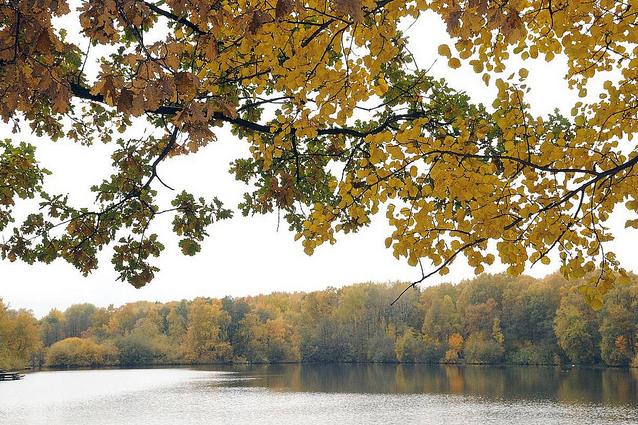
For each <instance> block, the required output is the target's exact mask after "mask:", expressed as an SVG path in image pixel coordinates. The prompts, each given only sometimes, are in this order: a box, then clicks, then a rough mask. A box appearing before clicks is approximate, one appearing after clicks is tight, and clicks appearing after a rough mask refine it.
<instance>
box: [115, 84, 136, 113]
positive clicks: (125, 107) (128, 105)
mask: <svg viewBox="0 0 638 425" xmlns="http://www.w3.org/2000/svg"><path fill="white" fill-rule="evenodd" d="M132 106H133V92H132V91H130V90H129V89H122V91H121V92H120V95H119V96H118V98H117V111H118V112H124V113H126V114H129V113H131V109H132Z"/></svg>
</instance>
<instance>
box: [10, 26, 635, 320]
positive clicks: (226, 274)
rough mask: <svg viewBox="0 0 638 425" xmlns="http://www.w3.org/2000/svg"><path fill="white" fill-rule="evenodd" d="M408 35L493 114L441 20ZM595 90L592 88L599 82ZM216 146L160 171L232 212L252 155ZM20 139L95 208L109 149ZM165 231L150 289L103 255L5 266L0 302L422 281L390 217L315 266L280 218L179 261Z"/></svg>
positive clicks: (226, 235) (618, 230)
mask: <svg viewBox="0 0 638 425" xmlns="http://www.w3.org/2000/svg"><path fill="white" fill-rule="evenodd" d="M75 27H77V25H76V26H75ZM68 28H73V26H70V27H68ZM406 32H407V34H408V36H409V38H410V50H411V51H412V53H413V54H414V55H415V57H416V59H417V62H418V64H419V66H420V67H421V68H430V67H431V70H430V72H431V74H432V75H434V76H436V77H442V78H446V79H447V81H448V83H449V84H450V85H451V86H452V87H454V88H456V89H459V90H464V91H466V92H467V93H468V94H469V95H470V96H471V97H472V99H473V100H474V101H475V102H483V103H485V104H487V105H489V104H491V102H492V99H493V98H494V95H495V89H494V87H489V88H488V87H486V86H485V85H484V84H483V82H482V81H481V78H480V74H475V73H474V72H473V71H472V69H471V67H469V66H467V65H464V66H462V67H461V68H459V69H456V70H452V69H449V68H448V67H447V65H446V60H445V59H444V58H439V56H438V54H437V47H438V46H439V44H441V43H449V42H450V40H449V38H448V36H447V34H446V32H445V27H444V24H443V23H442V22H441V21H440V19H439V18H437V17H435V16H433V15H426V16H423V17H421V18H419V20H418V21H417V22H416V23H415V24H413V25H411V26H410V27H409V29H407V30H406ZM71 36H72V35H71ZM437 58H438V60H437ZM518 66H520V62H519V63H516V62H512V63H511V65H510V69H511V71H508V72H507V73H506V74H509V73H511V72H515V71H516V70H518ZM525 67H526V68H527V69H528V70H529V71H530V74H529V77H528V80H527V83H528V85H529V86H530V87H531V92H530V94H529V96H528V101H529V103H530V104H531V105H532V112H533V113H535V114H543V115H546V114H548V113H550V112H552V111H553V110H554V108H559V109H560V110H561V111H562V112H563V113H565V114H569V111H570V109H571V107H572V106H573V104H574V103H575V102H576V101H577V100H579V99H578V98H577V96H576V93H574V92H571V91H569V90H568V88H567V85H566V83H565V82H564V80H563V76H564V75H565V71H566V65H565V63H564V61H562V60H561V58H557V59H555V60H554V61H553V62H551V63H546V62H544V61H542V60H537V61H527V62H525ZM505 76H506V75H505ZM593 84H594V86H595V85H596V82H594V83H593ZM596 93H597V92H596V90H591V89H590V96H596ZM9 136H10V134H9V132H8V131H7V128H6V127H0V137H9ZM217 136H218V141H217V142H215V143H213V144H210V145H208V146H207V147H205V148H203V149H202V150H200V151H199V152H198V153H197V154H195V155H191V156H187V157H181V158H173V159H170V160H168V161H165V162H163V163H162V164H161V175H162V179H163V180H165V181H166V182H167V183H169V184H170V185H171V186H173V187H175V188H176V189H178V190H179V188H187V189H188V190H189V191H192V192H193V193H197V194H200V195H202V196H205V197H209V198H210V197H212V196H217V197H219V198H220V199H221V200H223V201H224V203H225V204H226V205H227V206H233V205H236V204H237V203H238V202H239V200H240V198H241V194H242V193H243V190H244V188H245V186H244V185H243V184H242V183H239V182H236V181H235V180H234V178H233V177H232V176H231V175H230V174H229V173H228V172H227V171H228V164H229V163H230V162H231V160H233V159H234V158H237V157H239V156H245V155H246V153H247V149H246V145H245V144H244V143H242V142H241V141H240V140H238V139H237V138H235V137H234V136H232V135H231V134H230V131H229V129H228V128H227V127H224V128H223V129H221V130H217ZM11 137H15V136H11ZM18 137H22V138H23V139H24V140H28V141H30V142H32V143H34V144H35V145H36V146H37V149H38V156H39V157H40V158H43V159H44V160H43V163H44V165H45V166H46V168H48V169H50V170H51V171H53V175H52V176H50V177H49V178H47V182H46V187H47V189H49V190H50V191H51V192H54V193H66V192H69V193H70V194H71V199H75V200H77V201H79V202H89V201H90V199H91V198H90V196H88V190H87V189H88V187H89V186H90V185H91V184H93V183H96V182H99V181H100V180H101V178H103V176H105V175H108V174H107V173H109V169H110V149H109V147H108V146H102V145H96V146H92V147H88V148H87V147H82V146H77V145H75V144H73V143H71V142H68V141H59V142H57V143H52V142H50V141H49V140H46V139H39V138H37V137H35V136H33V135H31V134H29V133H24V134H20V135H19V136H18ZM82 196H85V198H82ZM627 218H628V217H627V213H626V212H625V211H617V212H615V213H614V214H613V215H612V218H611V220H610V227H611V228H612V230H613V231H614V233H615V234H616V240H615V241H613V242H611V243H610V246H609V248H610V249H611V250H612V251H615V252H616V253H617V255H618V258H619V260H620V261H621V263H622V265H623V266H624V267H626V268H627V269H629V270H634V271H636V270H638V257H637V256H635V254H634V253H633V250H632V248H633V247H634V246H635V244H634V243H633V240H632V238H635V237H636V236H637V233H636V230H630V229H624V226H623V223H624V221H625V220H626V219H627ZM160 220H162V218H160ZM168 225H169V223H168V222H167V221H165V222H161V221H160V222H159V223H157V224H155V226H156V228H157V229H158V231H160V232H161V233H160V235H161V237H163V238H164V241H165V242H166V243H165V245H166V250H165V251H164V252H163V253H162V255H161V257H160V259H159V261H158V265H159V267H160V268H161V271H160V272H159V273H158V274H157V275H156V278H155V280H154V281H153V282H151V283H150V284H149V285H147V286H146V287H144V288H141V289H135V288H133V287H132V286H130V285H129V284H127V283H124V282H119V281H116V280H115V279H116V273H115V272H114V271H113V269H112V267H111V264H110V256H109V252H108V251H105V252H104V253H103V254H104V255H102V256H101V262H100V264H101V267H100V268H99V269H98V270H97V271H95V272H94V273H93V274H91V275H90V276H88V277H83V276H82V275H81V274H79V273H78V272H77V271H76V270H75V269H74V268H73V267H72V266H70V265H69V264H67V263H65V262H62V261H56V262H54V263H53V264H50V265H44V264H35V265H27V264H24V263H20V262H16V263H9V262H6V261H0V298H2V299H3V300H4V302H5V303H8V304H9V305H10V306H11V307H12V308H26V309H29V310H32V311H33V313H34V314H35V315H36V316H37V317H42V316H44V315H46V314H47V312H48V311H49V310H50V309H52V308H58V309H65V308H67V307H68V306H69V305H71V304H75V303H84V302H89V303H93V304H95V305H97V306H108V305H110V304H113V305H116V306H118V305H121V304H124V303H127V302H132V301H138V300H148V301H161V302H166V301H171V300H180V299H192V298H195V297H198V296H206V297H223V296H226V295H231V296H245V295H256V294H259V293H270V292H274V291H312V290H319V289H325V288H326V287H328V286H333V287H340V286H344V285H348V284H352V283H357V282H366V281H377V282H394V281H404V282H409V281H413V280H416V279H418V278H419V277H420V271H418V270H417V269H416V268H413V267H410V266H408V265H407V263H406V262H404V261H398V260H396V259H395V258H394V257H393V256H392V253H391V251H390V250H388V249H386V248H385V245H384V240H385V238H386V237H387V235H388V234H389V232H390V231H389V227H388V226H387V224H386V222H385V217H384V214H379V215H378V216H377V217H375V218H374V219H373V221H372V224H371V226H369V227H368V228H366V229H364V230H362V231H360V232H359V233H357V234H354V235H352V234H349V235H341V236H339V237H338V238H337V241H338V242H337V244H336V245H333V246H330V245H326V246H322V247H320V248H319V249H317V250H316V252H315V254H314V255H313V256H311V257H309V256H307V255H306V254H304V252H303V249H302V246H301V243H300V242H295V241H294V239H293V236H294V235H293V234H292V233H291V232H289V231H288V230H287V227H286V226H285V224H283V223H282V226H281V227H280V228H279V229H277V216H276V215H275V214H271V215H265V216H254V217H242V216H241V215H240V214H236V216H235V218H233V219H231V220H225V221H222V222H219V223H215V224H213V226H211V228H210V229H209V230H210V234H211V236H210V237H209V238H208V239H206V241H205V242H204V243H203V246H202V250H201V252H200V253H199V254H198V255H196V256H195V257H185V256H183V255H181V253H179V249H178V248H177V239H176V238H174V237H172V238H171V237H169V236H170V235H168V232H166V230H168V229H169V227H168ZM556 264H557V263H556V262H553V263H552V264H551V265H549V266H544V265H541V264H540V263H539V264H537V265H536V266H534V268H532V269H529V268H528V269H527V270H526V273H527V274H530V275H532V276H536V277H542V276H544V275H546V274H548V273H551V272H554V271H555V270H556V269H557V266H556ZM424 267H425V268H426V271H427V264H425V263H424ZM504 269H505V267H503V266H502V265H500V264H498V263H496V264H495V265H493V266H492V267H489V268H488V269H487V271H488V272H492V273H497V272H501V271H503V270H504ZM473 276H474V273H473V271H472V269H471V268H470V267H469V266H468V265H467V264H466V263H465V261H464V259H462V258H461V259H459V260H457V261H455V262H454V263H453V264H452V266H451V267H450V273H449V274H448V275H446V276H444V277H440V276H438V275H437V276H433V277H432V278H430V279H428V280H427V281H426V282H424V283H423V285H422V286H426V285H431V284H436V283H440V282H442V281H446V282H459V281H460V280H462V279H467V278H471V277H473Z"/></svg>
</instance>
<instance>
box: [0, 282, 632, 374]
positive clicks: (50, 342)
mask: <svg viewBox="0 0 638 425" xmlns="http://www.w3.org/2000/svg"><path fill="white" fill-rule="evenodd" d="M581 284H582V282H579V281H572V282H570V281H566V280H565V279H563V278H562V277H561V276H559V275H557V274H555V275H552V276H549V277H547V278H545V279H533V278H530V277H527V276H520V277H512V276H507V275H504V274H503V275H488V274H483V275H481V276H479V277H477V278H475V279H473V280H466V281H463V282H461V283H460V284H458V285H451V284H441V285H436V286H431V287H428V288H425V289H423V290H415V291H410V292H408V293H407V294H406V295H405V296H404V297H402V298H401V299H400V300H399V301H398V302H397V303H396V304H395V305H394V306H390V301H391V300H392V299H393V298H394V297H395V295H396V292H397V290H399V289H400V288H402V287H403V286H405V283H396V284H394V285H382V284H372V283H366V284H358V285H351V286H347V287H343V288H340V289H334V288H328V289H326V290H323V291H316V292H310V293H302V292H297V293H273V294H269V295H259V296H252V297H241V298H232V297H225V298H222V299H210V298H196V299H194V300H190V301H188V300H182V301H178V302H167V303H152V302H144V301H142V302H135V303H129V304H125V305H123V306H120V307H114V306H109V307H106V308H104V307H95V306H93V305H91V304H76V305H73V306H71V307H69V308H67V309H66V310H65V311H58V310H51V312H49V314H47V315H46V316H44V317H43V318H41V319H40V320H37V321H36V320H35V319H34V318H33V317H32V316H31V315H30V314H29V313H28V312H25V311H14V310H11V309H7V308H6V307H5V306H4V305H3V304H2V303H1V302H0V368H6V367H23V366H26V365H28V364H32V365H42V364H44V365H48V366H51V367H62V368H65V367H95V366H109V365H122V366H132V365H148V364H163V365H170V364H213V363H229V362H234V363H245V362H249V363H279V362H313V363H317V362H319V363H321V362H379V363H388V362H390V363H395V362H400V363H451V364H504V363H506V364H600V365H611V366H629V365H633V366H636V367H638V281H636V280H633V281H632V283H631V284H630V285H619V286H617V287H615V288H613V289H612V290H610V291H609V292H608V293H607V294H606V295H605V297H604V305H603V308H602V309H601V310H600V311H598V312H597V311H594V310H592V309H591V308H589V307H588V306H587V305H586V304H585V301H584V299H583V297H582V296H581V295H580V294H579V293H578V287H579V285H581ZM38 336H39V337H38ZM4 347H8V349H3V348H4Z"/></svg>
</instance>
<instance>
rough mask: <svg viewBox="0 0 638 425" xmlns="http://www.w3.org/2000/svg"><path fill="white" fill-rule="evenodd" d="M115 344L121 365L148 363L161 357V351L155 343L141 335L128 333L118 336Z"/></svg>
mask: <svg viewBox="0 0 638 425" xmlns="http://www.w3.org/2000/svg"><path fill="white" fill-rule="evenodd" d="M115 345H116V346H117V348H118V350H119V363H120V365H121V366H136V365H148V364H152V363H155V362H156V361H158V360H160V359H161V358H162V357H163V353H162V352H161V351H160V350H159V349H158V348H156V346H155V344H153V342H152V341H151V340H149V339H148V338H145V337H143V336H141V335H135V334H133V335H128V336H125V337H122V338H119V339H118V340H117V341H116V342H115Z"/></svg>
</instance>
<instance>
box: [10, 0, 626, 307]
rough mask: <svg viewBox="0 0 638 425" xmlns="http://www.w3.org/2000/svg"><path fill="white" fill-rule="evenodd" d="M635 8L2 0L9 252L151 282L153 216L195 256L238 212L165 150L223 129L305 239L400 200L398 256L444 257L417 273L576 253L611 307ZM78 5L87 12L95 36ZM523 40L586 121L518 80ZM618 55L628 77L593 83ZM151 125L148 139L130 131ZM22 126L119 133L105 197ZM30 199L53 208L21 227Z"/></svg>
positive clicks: (394, 1)
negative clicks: (458, 262) (465, 89)
mask: <svg viewBox="0 0 638 425" xmlns="http://www.w3.org/2000/svg"><path fill="white" fill-rule="evenodd" d="M635 6H636V5H635V4H633V2H611V1H589V2H580V1H551V0H550V1H548V0H519V1H509V2H506V3H505V4H502V3H500V2H492V1H487V0H460V1H453V2H451V1H439V0H434V1H428V2H426V1H424V0H414V1H398V0H376V1H375V0H332V1H325V0H324V1H318V0H277V1H272V2H266V1H251V2H248V1H245V0H219V1H203V0H200V1H190V2H181V1H176V0H167V1H165V2H152V1H143V0H97V1H78V2H75V4H74V5H73V7H70V6H69V5H68V4H67V2H66V1H64V0H37V1H35V0H21V1H18V0H7V1H3V2H1V3H0V116H2V118H3V119H4V121H5V122H6V123H8V124H9V125H10V126H12V127H13V128H14V129H15V130H16V134H15V135H14V136H13V137H12V138H11V139H7V140H5V141H2V142H1V144H0V162H1V164H2V167H1V168H0V229H5V230H6V231H7V237H6V240H5V242H3V244H2V255H3V257H5V258H8V259H9V260H12V261H13V260H16V259H22V260H24V261H26V262H29V263H31V262H35V261H41V262H47V263H48V262H51V261H53V260H55V259H57V258H62V259H64V260H65V261H68V262H69V263H71V264H73V265H74V266H75V267H77V268H78V269H79V270H80V271H81V272H82V273H84V274H88V273H90V272H91V271H92V270H94V269H95V268H96V267H97V266H98V263H97V253H98V252H99V251H100V250H102V249H103V248H105V247H107V246H113V248H114V254H113V258H112V262H113V265H114V268H115V269H116V271H117V272H118V274H119V278H120V279H122V280H126V281H128V282H130V283H131V284H133V285H135V286H142V285H144V284H146V283H148V282H149V281H151V280H152V279H153V277H154V274H155V273H156V272H157V270H158V269H157V266H156V264H155V263H154V262H153V261H152V259H153V257H157V256H159V254H160V252H161V251H162V250H163V248H164V245H163V244H162V243H161V241H160V240H161V238H160V235H159V234H155V233H152V234H149V232H147V230H148V228H149V224H150V223H151V222H152V220H153V219H154V218H156V217H157V216H158V215H160V214H170V215H172V216H173V217H174V219H173V221H172V228H173V229H172V230H173V232H175V233H176V234H177V235H178V236H179V238H180V242H179V246H180V248H181V250H182V251H183V253H184V254H186V255H193V254H195V253H197V252H198V251H199V250H200V243H201V241H202V240H203V239H204V238H205V237H206V236H207V227H208V226H209V225H210V224H211V223H213V222H214V221H216V220H220V219H225V218H228V217H230V216H231V211H230V210H229V209H227V208H225V207H224V206H223V205H222V203H221V202H220V201H219V200H217V199H204V198H199V197H197V196H194V195H193V194H190V193H188V192H185V191H184V192H182V191H177V192H176V195H174V197H173V198H174V199H173V201H172V202H171V204H170V205H160V203H159V201H158V200H157V195H158V191H160V190H163V191H164V190H166V191H168V190H170V184H169V182H164V181H163V180H162V179H161V170H160V168H161V167H160V165H161V163H162V161H164V160H166V159H167V158H170V157H173V156H176V155H186V154H194V153H196V152H197V151H198V149H200V148H202V147H203V146H206V145H207V144H209V143H211V142H213V141H214V140H215V138H216V128H217V127H219V126H222V125H226V126H229V127H230V128H231V129H232V131H233V133H234V134H235V135H236V136H237V137H238V138H240V139H242V140H243V141H244V143H247V144H248V145H249V147H250V156H249V157H246V158H238V159H237V160H236V161H235V162H234V163H233V165H232V172H233V173H234V174H235V175H236V177H237V178H238V179H239V180H241V181H244V182H246V183H248V190H247V192H246V194H245V197H244V201H243V202H242V203H241V205H239V210H241V212H242V213H243V214H255V213H267V212H271V211H273V210H278V211H280V212H281V213H282V216H283V217H284V218H285V220H286V221H287V222H288V223H289V225H290V228H291V229H292V230H293V231H294V232H295V233H296V235H297V238H301V239H302V243H303V246H304V249H305V251H306V252H307V253H308V254H311V253H312V252H313V251H314V250H315V249H316V248H317V247H318V246H319V245H321V244H324V243H326V242H329V243H334V242H335V240H336V236H337V234H338V233H348V232H355V231H357V230H359V229H360V228H361V227H363V226H366V225H368V224H369V223H370V220H371V217H372V216H373V215H375V214H377V213H384V214H385V215H386V216H387V218H388V221H389V223H390V225H391V226H392V227H393V231H392V233H391V234H389V235H388V238H387V240H386V245H387V246H388V248H391V249H392V252H393V253H394V255H395V256H397V257H400V258H404V259H406V261H407V262H408V263H409V264H411V265H417V264H419V263H420V262H421V261H422V260H427V262H426V265H427V264H430V265H431V267H432V269H431V270H432V271H431V272H427V271H426V272H424V273H423V275H422V277H421V278H420V279H419V281H422V280H424V279H426V278H427V277H428V276H429V275H431V274H432V273H438V272H440V273H445V272H446V271H447V269H448V266H449V265H450V264H451V263H452V262H453V261H454V260H455V259H457V258H458V257H459V256H461V255H464V256H465V257H466V258H467V262H468V263H469V264H470V266H471V267H473V268H474V269H475V271H476V272H477V273H480V272H481V271H483V270H484V268H485V267H486V266H489V265H490V264H492V263H493V262H494V261H495V260H496V258H497V257H498V258H499V259H500V261H501V262H502V263H504V264H506V265H507V267H508V271H509V272H510V273H512V274H520V273H522V272H523V271H524V269H525V266H526V264H528V263H536V262H542V263H549V262H550V253H551V252H552V251H558V253H559V256H560V261H561V271H562V273H563V274H564V275H565V276H566V277H568V278H574V279H579V278H581V277H583V276H585V275H588V274H589V273H590V272H592V271H593V270H594V269H596V270H598V273H597V274H594V275H593V277H592V278H591V280H590V281H589V282H588V283H587V284H584V285H583V286H582V288H581V292H582V294H583V295H584V296H585V297H586V299H587V300H588V302H589V303H590V304H591V305H592V306H594V307H597V308H600V307H601V306H602V296H603V295H604V294H605V293H606V292H607V291H609V290H610V289H611V288H612V286H613V285H614V282H616V281H618V280H621V281H626V280H627V279H628V277H627V273H626V272H625V271H624V270H623V269H622V268H621V266H620V264H619V263H618V261H617V259H616V257H615V256H614V254H613V253H612V252H610V251H609V250H607V249H605V243H606V242H608V241H609V240H610V239H612V237H613V235H611V234H610V232H609V230H607V228H606V227H605V223H606V222H607V220H608V218H609V214H610V213H611V211H612V210H613V209H614V208H615V207H616V206H619V205H620V206H622V205H625V206H626V208H628V209H629V210H631V211H634V212H635V211H636V210H637V209H638V195H637V193H636V187H638V181H637V176H636V171H635V169H634V165H635V164H636V162H638V155H636V150H635V148H634V146H633V144H632V142H631V140H632V138H633V136H634V134H635V132H636V131H638V121H637V120H636V119H635V118H636V112H637V108H638V107H637V106H636V105H637V102H636V93H638V90H636V89H637V87H636V84H637V82H636V81H637V80H636V72H637V70H638V62H637V61H636V59H635V49H636V48H637V43H638V40H637V39H636V34H637V33H636V31H635V30H634V29H633V28H634V26H635V24H636V19H638V18H637V15H636V14H635V13H634V11H633V9H635ZM426 12H434V13H436V14H437V15H438V16H440V18H441V19H442V20H443V21H444V22H445V24H446V27H447V31H448V33H449V35H450V36H451V37H452V39H453V41H454V43H453V45H452V46H448V45H442V46H440V47H439V53H440V55H442V56H443V57H446V58H447V60H448V64H449V65H450V66H451V67H452V68H456V67H459V66H461V65H462V64H468V65H470V66H472V67H473V68H474V70H475V71H476V72H478V73H482V74H483V80H484V81H485V83H486V84H494V85H495V87H497V89H498V95H497V97H496V99H494V102H493V104H492V105H490V106H489V107H483V106H481V105H476V104H473V103H472V101H471V99H469V98H468V97H467V96H466V95H465V94H463V93H460V92H457V91H455V90H454V89H453V88H450V87H448V86H447V85H446V84H445V83H444V82H442V81H439V80H436V79H434V78H432V77H431V76H429V75H428V73H427V72H426V71H424V70H423V69H421V68H419V67H417V64H415V63H414V60H413V57H412V55H411V54H410V52H409V50H408V49H407V44H408V40H407V39H406V36H405V35H404V34H403V33H402V32H401V31H400V29H399V27H400V23H401V22H404V21H405V20H411V19H416V18H418V16H419V15H421V14H423V13H426ZM61 20H65V21H64V22H75V23H77V25H79V26H80V27H81V37H80V39H78V37H71V36H67V34H66V31H65V29H64V28H63V25H61V24H60V22H61ZM416 25H418V21H417V23H416ZM87 46H90V48H87ZM103 52H108V54H105V53H103ZM511 57H519V58H521V59H523V60H532V59H536V58H542V59H544V60H547V61H551V60H554V59H555V58H557V57H562V58H565V59H566V61H567V65H568V71H567V75H566V76H565V78H566V81H567V82H568V84H569V85H570V86H571V87H572V88H573V89H575V90H578V92H579V94H580V95H581V96H582V97H583V101H582V102H579V103H577V104H576V105H574V108H573V110H572V115H573V116H572V117H564V116H561V115H559V114H556V115H550V116H542V117H541V116H534V115H533V114H532V113H531V112H530V107H529V105H528V103H527V102H526V99H525V95H526V91H527V87H526V85H525V78H526V77H527V75H528V72H527V70H526V69H520V70H515V71H518V72H514V73H513V74H512V77H510V78H505V77H504V76H505V75H507V73H509V72H510V71H511V70H508V69H507V66H506V65H507V64H506V61H507V59H508V58H511ZM88 70H93V71H94V72H93V74H91V73H89V72H88ZM506 71H508V72H506ZM607 71H615V74H614V73H612V77H610V78H611V80H610V81H608V82H605V83H604V84H603V85H602V88H601V89H600V93H597V94H598V96H594V97H593V98H592V96H588V90H589V89H590V88H591V87H590V86H591V84H592V83H591V81H592V80H593V79H594V78H595V77H598V76H605V78H606V75H607V74H605V75H603V73H607ZM89 74H90V75H94V76H91V77H90V76H89ZM612 80H613V81H612ZM138 123H142V124H143V125H144V126H145V127H146V128H147V129H148V131H147V132H146V133H145V134H146V135H145V136H139V135H138V136H135V137H132V136H130V132H129V133H127V130H128V129H130V128H132V126H134V125H137V124H138ZM20 130H31V131H34V132H35V133H36V134H38V135H42V136H47V137H49V138H50V139H52V140H57V139H60V138H68V139H71V140H75V141H77V142H78V143H83V144H93V143H97V142H103V143H107V144H109V145H110V146H112V160H113V173H112V175H110V176H105V178H104V180H103V181H101V182H96V184H95V185H94V186H92V187H91V188H90V190H91V191H92V192H94V195H95V199H96V202H95V203H94V204H92V205H75V204H73V203H72V202H71V201H70V199H69V197H68V196H67V195H66V194H64V193H57V192H51V191H46V192H45V191H44V190H43V184H44V183H45V182H46V174H47V171H46V170H45V169H43V168H42V167H41V166H40V165H39V162H38V160H37V156H36V154H35V152H34V149H33V146H31V145H29V144H25V143H22V142H21V141H20V139H21V138H22V136H21V133H19V131H20ZM22 134H24V133H22ZM25 198H36V199H37V200H38V202H39V203H40V205H39V207H38V208H37V209H36V210H34V211H33V213H32V214H30V215H28V216H27V218H26V219H24V220H23V221H21V222H19V223H16V224H15V227H11V226H12V225H11V224H10V223H11V222H12V221H13V220H14V219H15V216H14V211H13V208H14V204H15V203H16V202H17V200H18V199H25ZM637 223H638V221H636V220H629V221H628V222H627V225H628V226H634V227H635V226H637ZM557 257H558V256H557ZM554 258H556V257H554ZM426 270H428V269H426Z"/></svg>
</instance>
